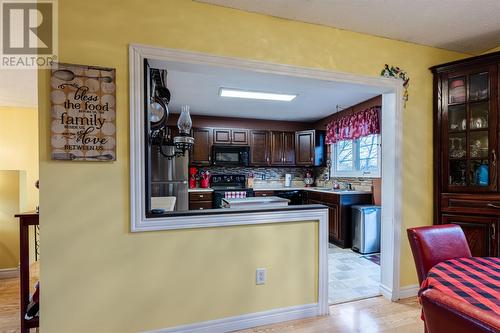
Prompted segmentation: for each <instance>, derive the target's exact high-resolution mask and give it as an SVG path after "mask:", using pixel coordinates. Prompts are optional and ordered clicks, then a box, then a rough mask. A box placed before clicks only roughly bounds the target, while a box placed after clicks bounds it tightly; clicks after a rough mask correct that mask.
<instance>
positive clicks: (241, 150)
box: [212, 146, 250, 166]
mask: <svg viewBox="0 0 500 333" xmlns="http://www.w3.org/2000/svg"><path fill="white" fill-rule="evenodd" d="M212 164H213V165H214V166H248V165H249V164H250V147H248V146H212Z"/></svg>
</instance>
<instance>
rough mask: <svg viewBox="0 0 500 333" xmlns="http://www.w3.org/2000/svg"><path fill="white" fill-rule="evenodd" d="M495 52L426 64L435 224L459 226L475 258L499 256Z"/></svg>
mask: <svg viewBox="0 0 500 333" xmlns="http://www.w3.org/2000/svg"><path fill="white" fill-rule="evenodd" d="M499 66H500V52H496V53H491V54H487V55H484V56H478V57H473V58H469V59H465V60H460V61H454V62H451V63H446V64H442V65H438V66H434V67H432V68H431V71H432V73H433V74H434V195H435V223H437V224H445V223H454V224H458V225H460V226H461V227H462V229H463V231H464V233H465V236H466V238H467V241H468V242H469V246H470V248H471V251H472V254H473V255H474V256H498V255H499V238H500V237H499V236H500V234H499V229H500V228H499V226H500V223H499V221H500V184H499V181H498V179H499V173H500V168H498V152H499V148H500V147H499V146H500V141H499V136H500V126H499V121H500V110H499V98H500V94H499V80H500V76H499V72H500V71H499Z"/></svg>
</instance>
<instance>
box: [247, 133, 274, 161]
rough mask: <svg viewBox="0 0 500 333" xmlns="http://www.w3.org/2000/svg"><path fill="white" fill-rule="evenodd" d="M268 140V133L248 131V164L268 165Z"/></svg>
mask: <svg viewBox="0 0 500 333" xmlns="http://www.w3.org/2000/svg"><path fill="white" fill-rule="evenodd" d="M269 155H270V140H269V132H268V131H254V130H252V131H250V164H251V165H252V166H268V165H270V157H269Z"/></svg>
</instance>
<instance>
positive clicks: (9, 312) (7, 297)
mask: <svg viewBox="0 0 500 333" xmlns="http://www.w3.org/2000/svg"><path fill="white" fill-rule="evenodd" d="M39 276H40V275H39V265H38V263H37V262H35V263H34V264H32V265H31V267H30V290H31V292H33V287H34V285H35V283H36V281H38V277H39ZM19 303H20V302H19V278H13V279H0V333H18V332H20V331H21V325H20V319H19V316H20V314H19ZM35 331H36V330H35V329H31V332H35Z"/></svg>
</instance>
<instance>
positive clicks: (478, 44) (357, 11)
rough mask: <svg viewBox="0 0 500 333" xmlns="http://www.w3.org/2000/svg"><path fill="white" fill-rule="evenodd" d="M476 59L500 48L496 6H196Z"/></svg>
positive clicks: (216, 0)
mask: <svg viewBox="0 0 500 333" xmlns="http://www.w3.org/2000/svg"><path fill="white" fill-rule="evenodd" d="M196 1H200V2H206V3H210V4H216V5H221V6H226V7H232V8H237V9H241V10H245V11H250V12H256V13H262V14H267V15H272V16H277V17H281V18H286V19H291V20H297V21H303V22H308V23H316V24H322V25H326V26H331V27H335V28H340V29H345V30H350V31H356V32H361V33H366V34H371V35H376V36H382V37H387V38H391V39H396V40H402V41H408V42H413V43H418V44H423V45H429V46H435V47H439V48H443V49H448V50H454V51H459V52H464V53H470V54H477V53H480V52H482V51H485V50H488V49H491V48H494V47H496V46H499V45H500V0H379V1H375V0H196Z"/></svg>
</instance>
